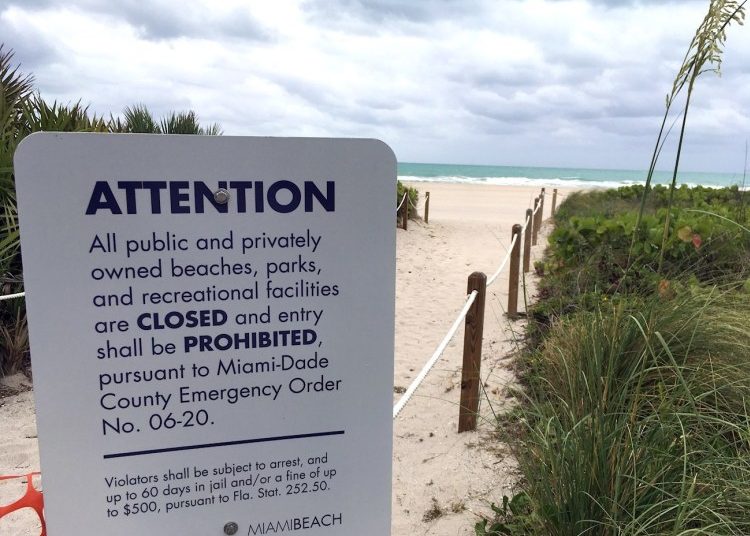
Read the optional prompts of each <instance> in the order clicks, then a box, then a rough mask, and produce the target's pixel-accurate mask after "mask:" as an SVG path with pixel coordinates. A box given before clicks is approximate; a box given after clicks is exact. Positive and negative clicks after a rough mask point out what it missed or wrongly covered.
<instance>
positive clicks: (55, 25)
mask: <svg viewBox="0 0 750 536" xmlns="http://www.w3.org/2000/svg"><path fill="white" fill-rule="evenodd" d="M707 6H708V0H677V1H669V0H273V1H270V0H258V1H255V0H148V1H144V0H67V1H63V0H0V42H2V43H4V44H5V47H6V48H12V49H13V50H14V51H15V60H16V62H18V63H20V64H21V68H22V70H23V71H24V72H27V73H33V75H34V77H35V81H36V86H37V87H38V89H39V91H40V93H41V95H42V97H44V98H45V99H46V100H49V101H52V100H57V101H62V102H66V103H67V102H77V101H79V100H80V101H82V102H83V103H84V104H88V105H89V106H90V110H91V111H93V112H95V113H97V114H104V115H105V116H107V117H109V114H110V113H112V114H115V115H117V114H120V113H121V112H122V110H123V109H124V108H125V107H126V106H128V105H133V104H136V103H143V104H145V105H146V106H148V107H149V109H150V110H151V111H152V112H153V113H154V115H156V116H157V117H158V116H161V115H164V114H166V113H168V112H170V111H172V110H176V111H180V110H187V109H192V110H194V111H195V112H196V113H197V114H198V117H199V119H200V121H201V123H202V124H209V123H214V122H216V123H219V124H220V125H221V127H222V129H223V131H224V134H225V135H259V136H316V137H317V136H323V137H367V138H379V139H381V140H383V141H385V142H386V143H388V144H389V145H390V146H391V147H392V148H393V150H394V151H395V153H396V156H397V158H398V159H399V161H402V162H434V163H460V164H494V165H528V166H551V167H555V166H560V167H590V168H611V169H644V168H646V167H647V166H648V163H649V160H650V155H651V151H652V150H653V144H654V141H655V139H656V135H657V133H658V129H659V125H660V122H661V117H662V115H663V113H664V103H665V96H666V94H667V93H668V92H669V90H670V89H671V86H672V81H673V79H674V77H675V75H676V73H677V71H678V69H679V66H680V64H681V62H682V59H683V57H684V55H685V52H686V50H687V47H688V44H689V43H690V40H691V38H692V36H693V34H694V32H695V29H696V28H697V27H698V25H699V24H700V22H701V21H702V19H703V17H704V15H705V12H706V9H707ZM727 37H728V39H727V44H726V51H725V54H724V56H723V60H724V61H723V63H722V76H721V77H717V76H716V75H714V74H713V73H707V74H705V75H704V76H703V77H701V79H699V81H698V84H697V86H696V90H695V93H694V98H693V102H692V103H691V106H690V114H689V117H688V124H687V131H686V138H685V146H684V149H683V169H685V170H693V171H725V172H731V173H737V172H739V173H741V172H742V169H743V168H744V160H745V143H746V140H747V138H748V136H750V91H748V87H750V33H748V29H747V28H745V27H744V26H737V25H734V26H732V27H730V28H729V31H728V36H727ZM671 140H673V141H674V140H676V131H675V132H674V133H673V135H672V136H671ZM673 145H674V143H672V146H668V147H667V148H666V149H665V150H664V153H663V154H664V159H663V164H661V165H660V167H662V168H667V167H669V165H670V158H673V150H674V147H673Z"/></svg>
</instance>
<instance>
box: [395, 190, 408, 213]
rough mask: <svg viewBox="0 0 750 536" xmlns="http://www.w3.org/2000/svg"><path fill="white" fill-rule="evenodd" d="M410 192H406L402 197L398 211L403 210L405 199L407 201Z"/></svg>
mask: <svg viewBox="0 0 750 536" xmlns="http://www.w3.org/2000/svg"><path fill="white" fill-rule="evenodd" d="M408 195H409V192H406V193H404V197H402V198H401V202H400V203H399V204H398V207H396V212H398V211H399V210H401V205H403V204H404V201H406V198H407V197H408Z"/></svg>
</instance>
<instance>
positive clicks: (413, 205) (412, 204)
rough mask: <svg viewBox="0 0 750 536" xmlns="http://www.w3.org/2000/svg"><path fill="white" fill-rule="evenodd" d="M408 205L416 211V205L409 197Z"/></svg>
mask: <svg viewBox="0 0 750 536" xmlns="http://www.w3.org/2000/svg"><path fill="white" fill-rule="evenodd" d="M409 204H410V205H411V206H412V207H414V210H417V205H415V204H414V203H412V202H411V197H410V198H409Z"/></svg>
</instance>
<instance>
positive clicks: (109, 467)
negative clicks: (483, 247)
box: [15, 133, 396, 536]
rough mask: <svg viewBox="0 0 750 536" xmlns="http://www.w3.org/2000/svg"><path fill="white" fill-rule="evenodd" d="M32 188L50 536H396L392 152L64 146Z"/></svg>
mask: <svg viewBox="0 0 750 536" xmlns="http://www.w3.org/2000/svg"><path fill="white" fill-rule="evenodd" d="M15 169H16V181H17V191H18V202H19V215H20V219H21V239H22V248H23V262H24V279H25V286H26V291H27V304H28V311H29V322H30V337H31V351H32V363H33V367H34V384H35V397H36V403H37V418H38V428H39V442H40V454H41V462H42V471H43V475H44V487H45V498H46V505H45V513H46V517H47V522H48V527H49V531H50V534H55V535H56V536H73V535H75V536H93V535H95V534H108V535H112V536H131V535H133V534H144V535H146V534H147V535H151V534H154V535H155V534H159V535H180V536H184V535H185V534H201V535H212V534H215V535H217V536H219V535H222V534H235V533H236V534H242V535H258V534H263V535H265V534H279V533H283V532H295V533H297V532H299V533H300V534H310V535H318V534H321V535H322V534H326V535H336V534H342V535H343V534H353V533H357V534H362V535H372V536H382V535H384V534H389V533H390V506H391V491H390V489H391V450H392V439H391V437H392V436H391V432H392V419H391V401H392V385H393V383H392V382H393V315H394V277H395V276H394V274H395V269H394V268H395V266H394V262H395V261H394V259H395V232H394V228H393V225H394V221H393V190H394V188H395V184H396V177H395V173H396V170H395V158H394V156H393V153H392V152H391V151H390V149H388V148H387V147H386V146H385V145H384V144H382V143H381V142H378V141H375V140H334V139H301V138H297V139H293V138H289V139H287V138H240V137H238V138H235V137H203V136H165V135H162V136H160V135H157V136H153V135H115V134H106V135H101V134H56V133H55V134H53V133H47V134H36V135H33V136H30V137H29V138H27V139H26V140H25V141H24V142H23V143H22V144H21V146H20V147H19V149H18V151H17V154H16V168H15Z"/></svg>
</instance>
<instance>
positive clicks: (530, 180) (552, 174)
mask: <svg viewBox="0 0 750 536" xmlns="http://www.w3.org/2000/svg"><path fill="white" fill-rule="evenodd" d="M398 178H399V180H404V181H429V182H459V183H479V184H499V185H507V186H527V185H537V186H539V187H542V186H545V187H561V188H562V187H568V188H592V187H594V188H595V187H600V188H613V187H614V188H616V187H618V186H626V185H628V184H644V183H645V180H646V172H645V171H637V170H623V169H585V168H550V167H515V166H476V165H472V166H470V165H458V164H413V163H407V162H399V164H398ZM742 181H743V178H742V173H741V172H740V173H711V172H707V173H704V172H694V171H682V172H679V174H678V179H677V184H678V185H681V184H687V185H689V186H695V185H703V186H712V187H721V186H731V185H734V184H736V185H739V186H742ZM671 182H672V173H671V172H669V171H657V172H656V173H655V174H654V178H653V181H652V183H653V184H669V183H671ZM747 182H748V184H750V177H748V180H747Z"/></svg>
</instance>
